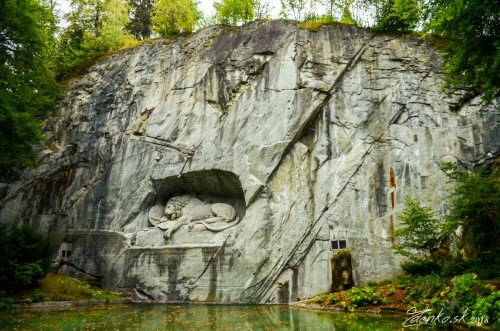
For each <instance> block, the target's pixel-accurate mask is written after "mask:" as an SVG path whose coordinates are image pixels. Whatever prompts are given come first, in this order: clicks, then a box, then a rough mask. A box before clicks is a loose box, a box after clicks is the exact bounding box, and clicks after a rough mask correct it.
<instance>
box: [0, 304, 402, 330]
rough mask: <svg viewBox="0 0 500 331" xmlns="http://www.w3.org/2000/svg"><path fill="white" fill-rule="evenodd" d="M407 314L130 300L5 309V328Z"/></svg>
mask: <svg viewBox="0 0 500 331" xmlns="http://www.w3.org/2000/svg"><path fill="white" fill-rule="evenodd" d="M403 321H404V318H402V317H400V318H396V317H388V316H378V315H360V314H347V313H332V312H318V311H311V310H304V309H297V308H292V307H288V306H274V305H273V306H226V305H224V306H223V305H220V306H219V305H172V304H168V305H166V304H131V305H121V306H108V307H101V308H97V309H96V308H79V309H77V310H71V311H53V312H36V313H34V312H15V313H0V329H1V330H193V331H200V330H363V331H364V330H401V329H402V326H401V323H402V322H403Z"/></svg>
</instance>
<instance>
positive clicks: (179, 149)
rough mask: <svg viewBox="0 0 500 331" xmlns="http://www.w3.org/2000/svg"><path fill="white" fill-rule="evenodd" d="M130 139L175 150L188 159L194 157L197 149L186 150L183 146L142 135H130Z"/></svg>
mask: <svg viewBox="0 0 500 331" xmlns="http://www.w3.org/2000/svg"><path fill="white" fill-rule="evenodd" d="M129 137H130V139H131V140H138V141H141V142H145V143H148V144H153V145H156V146H161V147H166V148H168V149H170V150H173V151H176V152H178V153H180V154H182V155H183V156H185V157H188V158H189V157H192V156H193V154H194V152H195V149H190V148H186V147H183V146H178V145H174V144H171V143H169V142H168V141H166V140H164V139H160V138H153V137H149V136H145V135H141V136H136V135H129Z"/></svg>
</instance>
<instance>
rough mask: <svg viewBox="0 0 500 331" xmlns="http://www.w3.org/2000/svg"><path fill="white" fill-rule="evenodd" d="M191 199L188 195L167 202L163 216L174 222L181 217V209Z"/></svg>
mask: <svg viewBox="0 0 500 331" xmlns="http://www.w3.org/2000/svg"><path fill="white" fill-rule="evenodd" d="M192 199H193V197H192V196H190V195H181V196H176V197H173V198H171V199H170V200H168V202H167V206H166V207H165V216H167V218H168V219H169V220H176V219H178V218H180V217H181V216H182V208H184V206H186V205H187V204H188V203H189V201H191V200H192Z"/></svg>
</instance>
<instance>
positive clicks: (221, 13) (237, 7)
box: [214, 0, 257, 26]
mask: <svg viewBox="0 0 500 331" xmlns="http://www.w3.org/2000/svg"><path fill="white" fill-rule="evenodd" d="M256 5H257V3H256V1H255V0H221V1H220V2H214V8H215V20H216V21H217V22H218V23H220V24H225V25H232V26H236V25H238V24H240V23H243V24H245V23H249V22H251V21H253V18H254V12H255V7H256Z"/></svg>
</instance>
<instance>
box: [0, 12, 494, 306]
mask: <svg viewBox="0 0 500 331" xmlns="http://www.w3.org/2000/svg"><path fill="white" fill-rule="evenodd" d="M438 68H439V58H438V56H437V54H436V51H435V50H434V49H433V47H431V46H430V45H429V44H427V43H426V42H424V41H422V40H420V39H416V38H413V37H407V38H401V37H396V36H388V35H380V34H375V33H373V32H369V31H364V30H360V29H357V28H355V27H352V26H342V25H340V26H331V27H323V28H322V29H321V30H320V31H319V32H312V31H306V30H300V29H298V28H297V27H296V26H294V25H293V24H291V23H287V22H281V21H275V22H267V23H253V24H251V25H249V26H246V27H244V28H239V29H235V30H232V31H225V30H223V29H219V28H208V29H205V30H203V31H201V32H199V33H197V34H196V35H194V36H192V37H189V38H180V39H176V40H174V41H158V42H156V43H155V44H154V45H150V44H143V45H141V46H139V47H137V48H134V49H130V50H126V51H123V52H121V53H119V54H116V55H115V56H112V57H110V58H108V59H107V60H105V61H103V62H101V63H99V64H97V65H94V66H93V67H91V68H90V69H89V70H88V72H87V73H86V74H85V75H83V76H82V77H80V78H77V79H74V80H72V81H71V82H70V83H69V84H68V91H67V96H66V98H65V99H64V100H63V101H62V102H61V104H60V106H59V113H58V114H57V116H55V117H53V118H52V119H51V120H50V121H48V122H47V124H46V128H45V131H46V132H45V134H46V135H47V137H48V138H49V139H48V141H47V144H46V146H44V149H43V150H41V151H40V153H41V154H42V155H43V156H42V158H41V160H40V162H39V164H38V166H37V167H36V168H35V169H34V170H32V171H30V172H28V173H26V174H25V175H24V177H23V178H22V180H20V181H18V182H16V183H14V184H12V185H10V186H9V187H8V189H7V190H6V191H5V192H3V196H2V200H1V205H0V206H1V208H2V209H1V211H0V219H1V221H2V222H3V223H29V224H31V225H33V226H34V227H36V228H38V229H40V230H42V231H45V232H48V233H51V234H52V235H53V236H54V238H56V240H57V241H58V242H59V243H61V249H60V252H59V256H58V259H59V260H61V261H63V262H64V263H65V265H64V266H63V267H62V269H61V270H66V272H69V273H72V274H76V273H86V274H88V275H92V276H95V277H97V278H99V279H101V280H102V283H103V284H104V286H106V287H109V288H119V289H129V290H131V291H133V292H134V293H135V295H136V296H137V297H138V298H144V299H154V300H170V301H189V300H200V301H214V302H246V303H264V302H287V301H295V300H298V299H302V298H306V297H310V296H312V295H315V294H318V293H321V292H325V291H328V290H329V289H330V286H331V270H330V268H331V266H330V265H331V262H330V258H331V255H332V254H333V252H335V251H334V250H332V241H333V245H337V244H339V243H340V244H343V243H344V241H345V244H346V245H347V248H348V249H350V250H351V252H352V264H353V269H354V270H353V277H354V282H355V283H356V284H363V283H366V282H367V281H372V280H381V279H385V278H389V277H392V276H394V275H396V274H398V273H399V272H400V269H399V263H400V260H399V257H397V256H395V255H394V254H393V253H392V252H391V246H392V244H393V242H394V235H393V231H394V228H395V227H397V225H398V219H397V217H396V213H397V212H398V211H399V210H400V209H401V204H402V200H403V196H404V195H409V196H411V197H415V198H417V199H418V200H419V201H420V202H421V203H422V204H424V205H428V206H432V207H433V208H435V209H437V210H439V211H440V212H445V208H446V206H444V205H443V202H442V201H443V198H444V197H445V196H446V189H447V181H446V178H445V176H444V175H443V173H442V172H441V171H440V170H439V164H440V163H441V162H443V161H452V162H458V163H459V164H460V165H462V166H465V167H468V168H473V167H474V166H476V165H480V164H482V163H484V162H487V161H488V160H489V159H491V158H493V157H495V156H497V155H498V154H499V152H500V146H499V143H500V127H499V124H498V123H499V122H500V113H499V110H498V106H496V104H490V105H488V106H483V105H481V104H480V98H479V97H478V96H475V97H474V96H471V95H470V94H468V93H466V92H465V91H456V92H454V93H453V94H452V95H451V96H448V95H444V94H442V93H441V92H440V88H441V85H442V80H441V74H440V73H439V70H438ZM183 195H190V196H191V197H195V196H196V197H197V198H198V199H199V200H201V201H204V202H207V203H211V204H213V203H226V204H229V205H231V206H232V207H234V211H235V212H236V214H237V215H236V217H237V218H235V220H234V222H235V223H231V225H230V226H226V227H227V229H225V230H222V231H218V232H215V231H210V230H207V228H206V226H205V225H204V224H201V223H199V222H196V220H198V221H199V220H204V221H206V223H207V224H208V225H211V226H213V227H219V228H220V227H221V226H224V225H225V224H226V225H227V222H229V220H225V219H222V218H221V217H218V216H217V215H218V214H217V213H215V212H214V213H213V214H211V216H210V217H209V218H203V217H202V218H196V216H193V217H191V216H189V217H188V216H186V215H189V213H190V212H191V211H190V210H183V211H182V213H183V215H184V216H183V217H184V218H183V219H182V221H181V220H179V216H180V215H179V212H180V209H178V210H177V213H172V214H168V213H167V214H165V213H164V212H163V208H164V206H165V205H167V202H168V201H170V199H171V198H172V197H176V196H183ZM214 206H215V205H210V206H208V207H207V208H209V209H208V210H210V207H211V208H212V210H215V211H216V209H217V208H214ZM217 206H220V205H217ZM219 216H220V215H219ZM233 216H234V214H233ZM175 219H177V220H175ZM209 222H212V223H209ZM189 223H191V224H189ZM173 224H175V227H176V229H174V230H172V231H171V232H170V234H169V235H167V236H165V237H164V233H165V232H166V231H167V232H168V231H169V229H172V228H173V227H174V226H173Z"/></svg>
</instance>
